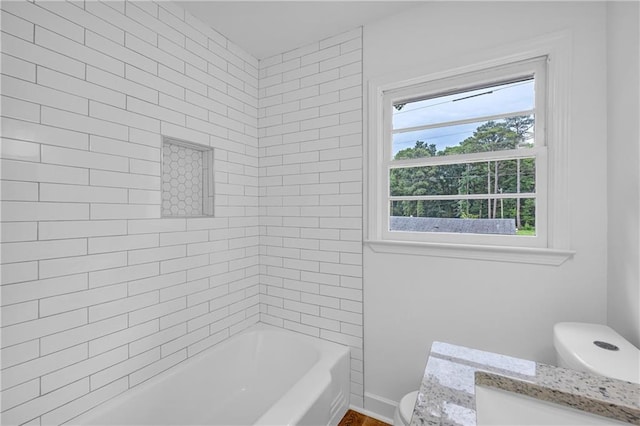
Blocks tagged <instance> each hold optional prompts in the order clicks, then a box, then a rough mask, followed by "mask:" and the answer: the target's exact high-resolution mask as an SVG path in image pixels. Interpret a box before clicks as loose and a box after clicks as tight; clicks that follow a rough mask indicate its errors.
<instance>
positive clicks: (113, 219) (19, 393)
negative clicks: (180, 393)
mask: <svg viewBox="0 0 640 426" xmlns="http://www.w3.org/2000/svg"><path fill="white" fill-rule="evenodd" d="M257 67H258V61H257V60H255V59H254V58H252V57H251V56H249V55H247V54H245V53H244V52H243V51H242V50H240V49H239V48H238V47H236V46H234V45H233V44H232V43H230V42H229V41H228V40H226V39H225V38H224V37H222V36H221V35H220V34H218V33H216V32H215V31H213V30H211V29H210V28H207V27H206V26H204V25H203V24H202V23H200V22H199V21H197V20H196V19H195V18H194V17H192V16H190V15H189V14H185V12H184V11H183V10H182V9H180V8H178V7H175V6H173V5H172V4H171V3H168V2H162V3H153V2H136V3H135V4H134V3H130V2H126V3H125V2H108V3H100V2H96V1H87V2H86V3H85V2H82V1H79V2H48V1H45V2H42V3H41V2H37V3H35V4H34V3H30V2H2V68H1V71H2V138H3V139H2V151H1V153H2V154H1V156H2V171H1V177H2V211H1V213H2V243H3V244H2V252H1V253H2V263H3V264H2V291H1V294H2V330H1V331H2V369H3V370H2V394H1V398H2V410H3V411H2V424H21V423H24V422H31V423H32V424H40V423H42V424H59V423H61V422H63V421H66V420H68V419H70V418H72V417H74V416H76V415H78V414H80V413H81V412H83V411H85V410H87V409H88V408H90V407H92V406H94V405H96V404H99V403H100V402H102V401H104V400H107V399H109V398H111V397H112V396H113V395H116V394H118V393H120V392H123V391H125V390H126V389H128V388H131V387H133V386H136V385H137V384H138V383H141V382H142V381H144V380H147V379H148V378H150V377H152V376H154V375H156V374H158V373H160V372H162V371H164V370H166V369H168V368H170V367H171V366H173V365H175V364H177V363H179V362H181V361H183V360H184V359H186V358H188V357H190V356H192V355H194V354H196V353H198V352H200V351H202V350H203V349H206V348H207V347H210V346H212V345H214V344H215V343H217V342H219V341H221V340H223V339H225V338H226V337H228V336H229V335H230V334H233V333H234V332H237V331H238V330H240V329H242V328H243V327H245V326H246V325H248V324H250V323H253V322H256V321H257V320H258V316H259V300H258V299H259V296H258V290H259V289H258V277H259V275H258V274H259V268H258V262H259V256H258V159H257V155H258V143H257V142H258V139H257V136H258V135H257V107H258V105H257V96H258V69H257ZM161 134H164V135H168V136H172V137H175V138H180V139H185V140H188V141H192V142H196V143H200V144H204V145H209V146H212V147H214V148H215V169H216V175H215V179H216V191H217V196H216V200H215V202H216V205H215V208H216V217H215V218H203V219H198V218H193V219H185V218H179V219H174V218H172V219H159V218H160V201H161V197H160V185H161V178H160V176H161V171H160V158H161V155H160V148H161V136H160V135H161Z"/></svg>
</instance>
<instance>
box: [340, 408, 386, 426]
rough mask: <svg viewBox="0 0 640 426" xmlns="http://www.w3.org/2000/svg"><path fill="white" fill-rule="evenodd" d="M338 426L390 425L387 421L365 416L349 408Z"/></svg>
mask: <svg viewBox="0 0 640 426" xmlns="http://www.w3.org/2000/svg"><path fill="white" fill-rule="evenodd" d="M338 426H390V425H389V424H388V423H385V422H381V421H380V420H378V419H374V418H373V417H369V416H365V415H364V414H360V413H358V412H356V411H353V410H349V411H347V414H345V415H344V417H343V418H342V420H340V423H338Z"/></svg>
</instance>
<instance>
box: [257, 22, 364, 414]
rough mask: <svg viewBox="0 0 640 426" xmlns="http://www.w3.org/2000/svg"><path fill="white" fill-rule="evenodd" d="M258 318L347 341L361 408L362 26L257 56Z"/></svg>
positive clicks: (354, 397)
mask: <svg viewBox="0 0 640 426" xmlns="http://www.w3.org/2000/svg"><path fill="white" fill-rule="evenodd" d="M259 99H260V109H259V111H258V113H259V120H258V125H259V135H260V139H259V147H260V152H259V154H260V225H261V226H260V243H261V248H260V254H261V256H260V267H261V270H260V284H261V285H260V302H261V315H260V319H261V320H262V321H264V322H267V323H270V324H273V325H276V326H279V327H284V328H287V329H291V330H295V331H299V332H302V333H305V334H309V335H312V336H316V337H320V338H323V339H327V340H331V341H334V342H338V343H341V344H344V345H348V346H350V347H351V403H352V404H354V405H357V406H360V407H361V406H362V405H363V380H362V379H363V370H362V31H361V29H360V28H358V29H356V30H353V31H349V32H346V33H343V34H338V35H336V36H334V37H330V38H327V39H324V40H320V41H318V42H315V43H312V44H309V45H306V46H303V47H300V48H298V49H295V50H292V51H289V52H284V53H282V54H279V55H275V56H272V57H269V58H266V59H264V60H261V61H260V91H259Z"/></svg>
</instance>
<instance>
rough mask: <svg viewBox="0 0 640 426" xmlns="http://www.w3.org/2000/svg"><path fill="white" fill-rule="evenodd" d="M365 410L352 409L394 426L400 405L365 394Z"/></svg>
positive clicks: (383, 398)
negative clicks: (394, 418) (397, 408)
mask: <svg viewBox="0 0 640 426" xmlns="http://www.w3.org/2000/svg"><path fill="white" fill-rule="evenodd" d="M364 406H365V407H367V408H366V409H365V408H360V407H356V408H352V410H354V411H358V412H359V413H362V414H365V415H367V416H369V417H373V418H374V419H378V420H381V421H383V422H386V423H389V424H393V415H394V413H395V411H396V407H397V406H398V403H397V402H396V401H392V400H390V399H387V398H385V397H382V396H380V395H374V394H371V393H368V392H365V393H364Z"/></svg>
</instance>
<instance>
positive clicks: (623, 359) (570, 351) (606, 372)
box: [553, 322, 640, 383]
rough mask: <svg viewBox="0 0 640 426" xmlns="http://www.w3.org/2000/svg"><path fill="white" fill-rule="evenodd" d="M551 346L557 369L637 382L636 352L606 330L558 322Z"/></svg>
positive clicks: (639, 379)
mask: <svg viewBox="0 0 640 426" xmlns="http://www.w3.org/2000/svg"><path fill="white" fill-rule="evenodd" d="M553 344H554V346H555V349H556V360H557V362H558V365H559V366H560V367H564V368H570V369H572V370H578V371H585V372H588V373H592V374H598V375H601V376H606V377H612V378H614V379H618V380H624V381H627V382H633V383H640V349H638V348H636V347H635V346H633V345H632V344H631V343H630V342H628V341H627V340H626V339H625V338H624V337H622V336H621V335H619V334H618V333H616V332H615V331H614V330H613V329H611V328H610V327H607V326H605V325H600V324H587V323H579V322H561V323H558V324H556V325H555V326H554V327H553Z"/></svg>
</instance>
